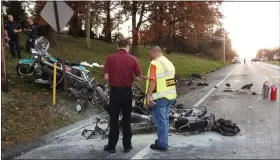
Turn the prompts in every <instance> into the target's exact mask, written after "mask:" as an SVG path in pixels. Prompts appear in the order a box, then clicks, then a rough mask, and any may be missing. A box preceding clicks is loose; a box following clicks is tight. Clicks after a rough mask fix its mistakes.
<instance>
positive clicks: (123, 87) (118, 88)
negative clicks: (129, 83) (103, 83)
mask: <svg viewBox="0 0 280 160" xmlns="http://www.w3.org/2000/svg"><path fill="white" fill-rule="evenodd" d="M111 89H116V90H130V89H131V87H125V86H113V87H111Z"/></svg>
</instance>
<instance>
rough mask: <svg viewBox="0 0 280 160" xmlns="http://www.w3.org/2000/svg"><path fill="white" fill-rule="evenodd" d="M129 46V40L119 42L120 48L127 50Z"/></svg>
mask: <svg viewBox="0 0 280 160" xmlns="http://www.w3.org/2000/svg"><path fill="white" fill-rule="evenodd" d="M128 46H129V42H128V40H120V41H119V48H127V47H128Z"/></svg>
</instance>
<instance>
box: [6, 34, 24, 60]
mask: <svg viewBox="0 0 280 160" xmlns="http://www.w3.org/2000/svg"><path fill="white" fill-rule="evenodd" d="M9 46H10V52H11V54H12V56H14V57H16V56H17V57H18V58H21V53H20V45H19V37H10V41H9ZM15 52H16V53H15Z"/></svg>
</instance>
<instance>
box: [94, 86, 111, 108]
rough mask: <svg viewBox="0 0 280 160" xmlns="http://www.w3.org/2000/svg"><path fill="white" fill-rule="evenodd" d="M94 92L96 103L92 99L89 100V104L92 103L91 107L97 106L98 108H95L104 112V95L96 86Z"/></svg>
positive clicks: (105, 103)
mask: <svg viewBox="0 0 280 160" xmlns="http://www.w3.org/2000/svg"><path fill="white" fill-rule="evenodd" d="M95 90H96V95H95V96H97V98H98V102H95V101H94V99H92V100H91V103H92V104H93V105H98V106H97V107H98V108H100V109H102V110H104V109H105V105H107V100H106V96H105V94H104V92H103V90H102V89H101V87H100V86H97V87H96V88H95ZM96 103H97V104H96Z"/></svg>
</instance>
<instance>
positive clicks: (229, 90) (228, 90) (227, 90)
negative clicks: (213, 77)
mask: <svg viewBox="0 0 280 160" xmlns="http://www.w3.org/2000/svg"><path fill="white" fill-rule="evenodd" d="M223 92H234V91H233V90H231V89H225V90H223Z"/></svg>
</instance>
